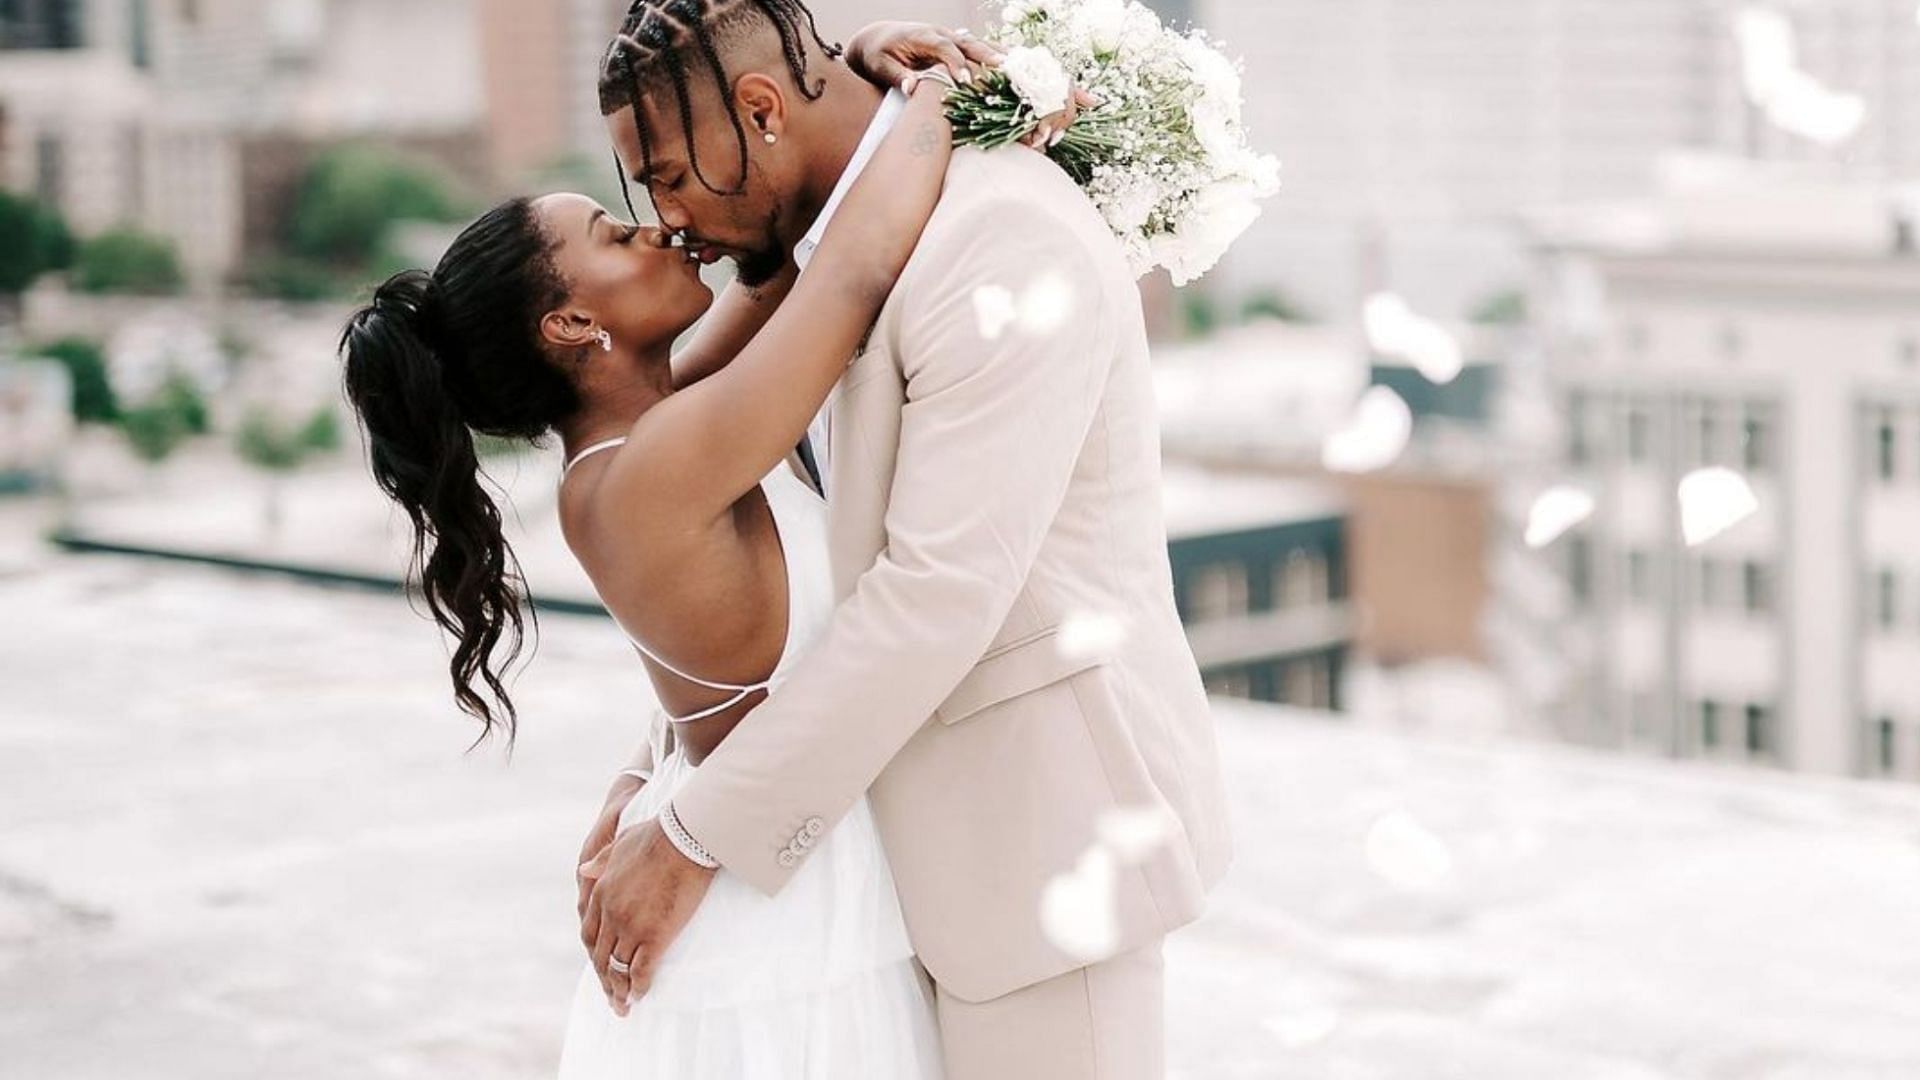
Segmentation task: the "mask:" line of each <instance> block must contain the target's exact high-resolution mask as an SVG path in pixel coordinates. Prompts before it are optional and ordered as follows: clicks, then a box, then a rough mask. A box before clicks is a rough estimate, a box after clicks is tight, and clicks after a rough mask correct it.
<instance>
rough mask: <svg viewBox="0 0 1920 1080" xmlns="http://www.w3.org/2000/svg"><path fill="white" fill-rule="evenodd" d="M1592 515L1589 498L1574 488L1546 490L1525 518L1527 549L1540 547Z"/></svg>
mask: <svg viewBox="0 0 1920 1080" xmlns="http://www.w3.org/2000/svg"><path fill="white" fill-rule="evenodd" d="M1592 516H1593V496H1592V495H1590V494H1588V493H1587V492H1585V491H1582V490H1581V489H1579V488H1577V487H1569V486H1567V485H1564V484H1563V485H1560V486H1558V487H1551V488H1548V489H1547V490H1546V491H1543V492H1541V493H1540V497H1539V498H1537V499H1535V500H1533V510H1532V511H1531V512H1530V513H1528V515H1527V546H1528V547H1530V548H1543V547H1546V546H1547V545H1548V544H1551V543H1553V542H1554V541H1555V540H1558V539H1560V538H1561V537H1562V536H1565V535H1566V534H1567V530H1569V529H1571V528H1573V527H1574V526H1575V525H1578V524H1580V523H1581V522H1583V521H1585V520H1587V519H1588V518H1590V517H1592Z"/></svg>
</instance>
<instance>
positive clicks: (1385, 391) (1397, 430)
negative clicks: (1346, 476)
mask: <svg viewBox="0 0 1920 1080" xmlns="http://www.w3.org/2000/svg"><path fill="white" fill-rule="evenodd" d="M1412 438H1413V410H1412V409H1409V408H1408V407H1407V403H1406V402H1405V401H1404V400H1402V399H1401V397H1400V395H1399V394H1396V393H1394V392H1393V390H1392V389H1390V388H1388V387H1385V386H1376V387H1374V388H1372V389H1371V390H1368V391H1367V392H1366V394H1365V395H1363V396H1362V397H1361V398H1360V403H1359V405H1357V406H1355V408H1354V411H1353V415H1352V416H1351V417H1349V418H1348V420H1347V424H1346V426H1345V427H1343V428H1341V429H1340V430H1339V431H1336V432H1334V433H1333V434H1332V435H1330V436H1328V438H1327V441H1326V443H1325V445H1323V446H1322V447H1321V451H1320V459H1321V462H1322V463H1323V464H1324V465H1326V467H1327V468H1328V469H1329V470H1331V471H1333V472H1346V473H1364V472H1374V471H1376V470H1379V469H1384V468H1386V467H1387V466H1389V465H1392V464H1393V463H1394V462H1396V461H1398V460H1400V455H1401V454H1402V453H1404V452H1405V451H1406V449H1407V443H1408V441H1409V440H1411V439H1412Z"/></svg>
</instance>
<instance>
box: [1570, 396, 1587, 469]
mask: <svg viewBox="0 0 1920 1080" xmlns="http://www.w3.org/2000/svg"><path fill="white" fill-rule="evenodd" d="M1589 405H1590V403H1589V402H1588V400H1587V395H1585V394H1582V393H1574V394H1570V395H1568V397H1567V460H1568V461H1569V462H1571V463H1572V464H1574V465H1588V464H1591V463H1592V462H1593V443H1592V440H1591V439H1590V438H1589V433H1588V431H1587V413H1588V411H1589Z"/></svg>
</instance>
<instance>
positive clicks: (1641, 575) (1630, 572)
mask: <svg viewBox="0 0 1920 1080" xmlns="http://www.w3.org/2000/svg"><path fill="white" fill-rule="evenodd" d="M1627 598H1628V599H1629V600H1632V601H1633V602H1634V603H1636V604H1645V603H1648V602H1650V601H1651V600H1652V599H1653V556H1651V555H1649V554H1647V553H1646V552H1644V551H1641V550H1639V549H1637V548H1636V549H1634V550H1632V551H1629V552H1627Z"/></svg>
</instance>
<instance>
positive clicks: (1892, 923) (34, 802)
mask: <svg viewBox="0 0 1920 1080" xmlns="http://www.w3.org/2000/svg"><path fill="white" fill-rule="evenodd" d="M5 565H6V566H7V568H8V570H7V573H6V574H5V576H0V605H4V607H5V610H6V611H7V612H8V614H9V617H8V618H7V619H5V620H0V686H4V687H5V705H4V706H3V707H0V821H4V822H5V823H6V824H5V827H4V829H0V1075H6V1076H19V1077H34V1078H36V1080H80V1078H93V1077H105V1076H115V1077H119V1076H126V1075H130V1074H135V1073H137V1074H138V1075H141V1076H146V1077H160V1078H182V1080H185V1078H192V1080H224V1078H235V1080H238V1078H242V1077H245V1078H248V1080H254V1078H257V1077H261V1076H273V1077H275V1078H277V1080H339V1078H342V1077H356V1078H358V1077H453V1076H458V1077H462V1078H477V1080H490V1078H508V1077H515V1078H521V1077H524V1078H534V1077H542V1076H548V1075H551V1070H552V1067H553V1064H554V1062H555V1060H556V1055H557V1053H558V1039H559V1036H560V1032H561V1024H562V1020H563V1018H564V1014H565V1010H566V1008H567V1005H568V1002H569V995H570V994H571V991H572V988H573V985H574V980H575V979H576V978H577V977H578V975H579V971H580V966H581V965H582V964H583V963H584V957H583V954H582V951H581V947H580V944H579V942H578V939H577V923H576V921H575V918H574V913H573V893H572V889H573V883H572V867H573V862H574V857H575V854H576V852H577V850H578V848H579V844H580V842H581V839H582V836H583V834H584V830H585V829H586V828H587V825H588V823H589V819H590V817H591V814H592V811H593V810H594V807H595V805H596V804H597V802H598V800H599V798H600V795H601V793H602V792H603V790H604V786H605V784H606V782H607V780H608V779H609V777H610V776H611V775H612V774H613V773H614V772H615V771H616V770H617V769H618V768H619V767H620V766H621V764H623V763H624V761H625V760H626V757H627V755H628V754H629V753H630V752H631V751H632V749H633V747H634V745H635V744H636V742H637V740H638V739H639V738H640V737H641V734H640V725H641V724H642V722H643V720H644V718H645V717H646V715H647V710H648V708H649V707H650V705H651V698H650V696H649V694H648V691H647V688H646V684H645V681H644V679H643V678H642V677H641V674H640V671H639V668H638V667H637V665H636V664H635V662H634V661H633V658H632V654H631V652H630V651H629V650H628V649H627V648H626V647H625V645H624V643H623V642H622V641H621V640H620V637H619V635H618V633H617V632H616V631H615V629H614V627H613V626H612V624H610V623H608V622H606V621H604V620H598V619H591V618H577V617H564V616H550V617H548V618H546V619H544V620H543V622H542V628H543V639H542V642H541V646H540V651H539V655H538V657H537V659H536V660H535V662H534V664H533V666H532V668H531V669H530V670H529V672H528V673H527V674H526V676H525V677H524V678H523V679H521V680H520V682H519V683H518V684H517V700H518V702H519V704H520V706H521V708H522V716H523V723H524V727H523V734H522V736H521V738H520V741H519V745H518V749H517V751H516V753H515V755H514V758H513V760H512V762H511V764H509V763H507V762H506V761H505V759H504V758H503V756H502V754H501V752H500V750H499V748H498V745H497V744H489V745H487V746H484V747H482V748H481V749H478V750H476V751H474V752H473V753H472V754H471V755H468V756H462V751H463V750H464V749H465V748H466V747H467V745H468V744H469V742H470V741H471V740H472V737H473V728H472V726H471V725H470V723H469V722H467V721H466V720H464V719H463V718H462V717H460V716H459V715H458V714H457V713H455V712H454V710H453V708H452V706H451V704H450V701H449V695H448V691H447V687H446V683H445V679H446V676H445V668H444V664H445V652H444V650H443V647H442V646H441V645H440V644H439V642H438V641H437V640H436V638H435V635H434V633H433V631H432V628H431V626H430V625H429V624H428V623H427V622H425V621H424V620H423V619H421V618H420V617H418V616H417V615H416V614H414V613H413V612H411V611H409V610H408V608H407V606H406V605H405V604H404V603H403V602H401V601H400V600H398V599H392V598H386V597H382V596H378V595H371V594H366V593H358V592H341V591H332V590H326V589H318V588H312V587H307V586H302V585H297V584H294V583H290V582H281V581H278V580H274V579H270V578H250V577H243V576H238V575H234V574H229V573H225V572H221V571H216V570H210V569H201V568H195V567H176V566H163V565H158V564H152V563H147V562H142V561H138V560H132V559H123V558H116V557H104V556H103V557H91V558H75V557H40V558H35V559H26V560H22V559H19V558H16V559H13V560H11V561H9V562H7V563H6V564H5ZM1218 720H1219V725H1220V733H1221V739H1222V744H1223V750H1224V756H1225V760H1226V763H1227V768H1228V770H1229V775H1230V780H1231V784H1232V795H1233V805H1234V811H1235V814H1236V819H1237V829H1238V857H1237V861H1236V863H1235V866H1234V868H1233V872H1232V874H1231V875H1230V877H1229V879H1228V882H1227V884H1226V885H1225V886H1224V887H1223V888H1222V889H1221V890H1220V891H1219V892H1218V893H1217V894H1216V897H1215V900H1214V903H1213V905H1212V908H1211V910H1210V913H1209V914H1208V916H1207V917H1206V918H1205V919H1204V920H1203V921H1202V922H1200V923H1199V924H1197V925H1195V926H1193V927H1191V928H1189V929H1187V930H1185V931H1183V932H1181V933H1179V934H1178V935H1176V936H1175V937H1174V938H1173V939H1172V943H1171V945H1170V947H1169V952H1168V961H1169V971H1170V986H1169V1003H1170V1039H1171V1043H1172V1063H1173V1067H1174V1073H1173V1075H1175V1076H1177V1077H1184V1078H1187V1080H1227V1078H1279V1077H1286V1078H1289V1080H1317V1078H1326V1080H1354V1078H1382V1080H1385V1078H1394V1080H1399V1078H1408V1077H1412V1078H1433V1077H1458V1078H1461V1080H1501V1078H1513V1080H1547V1078H1551V1080H1582V1078H1593V1080H1651V1078H1656V1077H1687V1078H1693V1077H1699V1078H1714V1080H1733V1078H1767V1080H1789V1078H1791V1080H1856V1078H1857V1080H1867V1078H1876V1080H1891V1078H1894V1077H1903V1078H1904V1077H1912V1076H1916V1075H1920V995H1916V994H1915V993H1914V992H1913V991H1914V988H1915V987H1916V986H1920V947H1916V945H1915V942H1920V790H1915V789H1912V788H1907V787H1899V786H1894V785H1890V784H1869V783H1864V782H1846V781H1835V780H1824V779H1817V778H1808V777H1798V776H1789V775H1784V774H1775V773H1768V772H1755V771H1739V770H1733V769H1730V768H1723V767H1712V766H1703V765H1681V764H1673V763H1666V762H1655V761H1639V760H1629V759H1623V758H1615V757H1608V756H1601V755H1596V754H1591V753H1586V752H1581V751H1574V750H1566V749H1558V748H1547V747H1538V746H1532V745H1526V744H1520V743H1514V742H1505V741H1497V740H1489V741H1476V742H1472V743H1468V742H1433V741H1420V740H1415V739H1412V738H1408V737H1404V736H1399V735H1394V734H1387V733H1384V732H1382V731H1379V730H1376V729H1372V728H1369V727H1368V726H1366V724H1365V723H1364V718H1361V721H1362V722H1360V723H1356V722H1355V721H1352V720H1336V719H1332V718H1329V717H1327V716H1324V715H1315V714H1308V713H1300V712H1292V711H1286V710H1279V709H1269V708H1263V707H1254V706H1246V705H1240V704H1232V703H1226V702H1222V703H1220V705H1219V709H1218Z"/></svg>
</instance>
